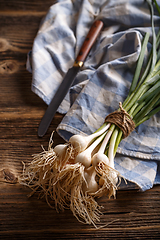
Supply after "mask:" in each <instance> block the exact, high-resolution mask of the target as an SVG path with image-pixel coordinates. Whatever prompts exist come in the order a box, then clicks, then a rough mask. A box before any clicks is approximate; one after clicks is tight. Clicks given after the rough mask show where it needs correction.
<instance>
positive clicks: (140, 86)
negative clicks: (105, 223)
mask: <svg viewBox="0 0 160 240" xmlns="http://www.w3.org/2000/svg"><path fill="white" fill-rule="evenodd" d="M147 2H148V4H149V6H150V9H151V17H152V31H153V34H152V35H153V39H152V42H153V46H152V50H151V52H150V55H149V58H148V62H147V65H146V68H145V71H144V73H143V74H142V72H141V69H142V65H143V59H144V54H145V49H146V47H147V44H148V40H149V33H146V35H145V37H144V39H143V44H142V48H141V53H140V56H139V59H138V62H137V68H136V71H135V75H134V77H133V80H132V83H131V86H130V91H129V94H128V96H127V98H126V100H125V101H124V102H123V104H122V103H119V109H118V110H117V111H115V112H114V113H111V114H109V115H108V116H107V117H106V120H105V122H104V124H103V125H102V126H101V127H100V128H99V129H98V130H97V131H96V132H95V133H93V134H91V135H89V136H81V135H74V136H72V137H71V138H70V140H69V142H68V143H66V144H60V145H57V146H55V147H54V148H53V147H52V146H53V141H52V137H53V136H51V139H50V142H49V147H48V150H47V151H46V150H44V149H43V152H42V153H40V154H37V155H34V156H33V161H32V162H31V163H30V164H29V165H28V166H27V168H25V167H24V170H23V173H22V175H21V176H20V177H19V182H20V183H21V184H24V185H26V186H29V187H30V188H31V189H32V194H33V193H34V192H39V194H40V195H39V196H40V197H45V198H46V200H47V202H48V204H49V205H50V206H51V205H52V202H53V201H54V204H55V207H56V209H57V211H58V210H59V209H61V210H64V209H65V208H68V207H70V209H71V211H72V212H73V215H74V216H75V217H76V218H77V219H78V220H79V221H82V222H84V223H88V224H93V225H94V226H96V225H95V223H96V222H97V221H100V215H101V212H100V208H101V207H100V206H99V205H98V203H97V201H96V197H101V196H108V197H109V198H111V197H112V196H113V197H114V198H115V197H116V191H117V189H118V186H119V184H120V183H121V178H122V176H121V175H120V173H119V172H118V171H117V170H116V169H115V167H114V157H115V154H116V151H117V148H118V146H119V143H120V142H121V141H122V139H123V138H125V137H127V136H128V135H129V134H131V132H132V131H133V130H134V129H135V128H136V127H137V126H139V125H140V124H141V123H142V122H144V121H146V120H148V119H150V118H151V117H152V116H153V115H154V114H156V113H157V112H159V111H160V94H159V92H160V50H158V49H159V43H160V31H159V32H158V34H157V37H156V35H155V32H154V23H153V5H152V4H151V2H150V1H149V0H147ZM154 2H156V1H154ZM156 7H158V5H157V4H156ZM158 11H159V12H160V10H159V9H158ZM52 200H53V201H52Z"/></svg>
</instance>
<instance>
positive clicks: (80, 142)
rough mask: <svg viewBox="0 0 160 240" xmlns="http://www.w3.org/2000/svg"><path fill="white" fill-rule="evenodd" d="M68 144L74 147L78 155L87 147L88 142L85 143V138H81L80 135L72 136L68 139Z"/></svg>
mask: <svg viewBox="0 0 160 240" xmlns="http://www.w3.org/2000/svg"><path fill="white" fill-rule="evenodd" d="M69 143H71V144H72V146H73V147H74V149H75V150H76V151H77V152H78V153H80V152H82V151H84V150H85V149H86V148H87V146H88V144H89V143H88V141H87V136H82V135H78V134H77V135H73V136H72V137H71V138H70V139H69Z"/></svg>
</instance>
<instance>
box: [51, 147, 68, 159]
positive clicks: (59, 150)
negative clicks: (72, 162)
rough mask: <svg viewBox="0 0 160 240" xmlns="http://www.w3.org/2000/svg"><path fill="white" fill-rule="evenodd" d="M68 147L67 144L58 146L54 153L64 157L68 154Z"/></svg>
mask: <svg viewBox="0 0 160 240" xmlns="http://www.w3.org/2000/svg"><path fill="white" fill-rule="evenodd" d="M66 149H67V145H65V144H58V145H57V146H55V147H54V149H53V151H54V152H55V153H56V154H57V155H58V156H63V155H64V154H65V152H66Z"/></svg>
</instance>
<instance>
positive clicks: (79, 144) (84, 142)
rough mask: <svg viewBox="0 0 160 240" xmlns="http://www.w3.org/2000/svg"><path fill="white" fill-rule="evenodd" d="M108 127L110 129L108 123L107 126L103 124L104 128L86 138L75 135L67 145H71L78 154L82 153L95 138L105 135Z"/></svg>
mask: <svg viewBox="0 0 160 240" xmlns="http://www.w3.org/2000/svg"><path fill="white" fill-rule="evenodd" d="M109 127H110V123H109V124H107V125H105V124H104V126H103V128H102V129H101V130H99V131H97V132H94V133H92V134H91V135H87V136H82V135H79V134H75V135H73V136H72V137H70V139H69V143H71V144H72V146H73V147H74V148H75V150H76V151H77V152H78V153H80V152H82V151H84V150H85V149H86V148H87V147H88V146H89V144H90V143H92V141H93V140H94V139H95V138H96V137H98V136H100V135H101V134H103V133H105V132H106V131H107V130H108V128H109Z"/></svg>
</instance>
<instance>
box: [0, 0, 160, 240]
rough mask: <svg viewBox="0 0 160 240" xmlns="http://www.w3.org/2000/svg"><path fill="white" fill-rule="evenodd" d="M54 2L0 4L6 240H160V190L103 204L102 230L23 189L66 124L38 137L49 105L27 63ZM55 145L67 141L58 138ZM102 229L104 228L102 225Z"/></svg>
mask: <svg viewBox="0 0 160 240" xmlns="http://www.w3.org/2000/svg"><path fill="white" fill-rule="evenodd" d="M53 2H54V1H53V0H47V1H43V0H0V239H2V240H4V239H34V240H35V239H159V238H160V186H155V187H154V188H153V189H151V190H149V191H146V192H139V191H137V190H130V191H118V192H117V199H116V200H114V199H110V200H108V199H107V198H105V197H104V198H101V199H100V200H99V204H102V205H103V206H104V209H103V215H102V217H101V225H105V224H106V226H105V227H104V228H101V229H97V230H96V229H95V228H94V227H93V226H88V225H84V224H81V223H79V222H78V221H77V220H76V219H75V217H73V215H72V213H71V211H70V210H66V211H64V212H60V213H57V212H56V211H55V210H54V209H51V208H50V207H49V206H48V205H47V204H46V202H45V200H43V199H39V200H38V199H37V196H36V195H35V196H33V197H31V198H28V197H27V195H28V194H29V193H30V190H29V189H28V188H27V187H23V186H21V185H20V184H18V183H17V176H18V175H19V174H20V173H21V172H22V162H25V163H28V162H30V161H31V160H32V157H31V155H32V154H34V153H39V152H40V151H41V145H43V146H44V148H47V147H48V141H49V138H50V135H51V132H52V131H53V130H55V129H56V127H57V125H58V124H59V122H60V121H61V119H62V117H63V116H61V115H60V114H56V116H55V118H54V120H53V122H52V124H51V126H50V128H49V130H48V132H47V134H46V135H45V136H44V137H43V138H38V137H37V128H38V125H39V122H40V120H41V117H42V116H43V114H44V111H45V109H46V105H45V103H44V102H43V101H42V100H41V99H39V98H38V97H37V96H36V95H35V94H34V93H32V92H31V79H32V76H31V74H30V73H29V72H28V71H27V70H26V66H25V65H26V57H27V53H28V51H29V50H30V49H31V48H32V43H33V40H34V37H35V36H36V33H37V30H38V27H39V24H40V21H41V19H42V17H43V16H44V15H45V14H46V12H47V10H48V8H49V6H51V5H52V4H53ZM54 141H55V144H58V143H60V142H63V140H62V139H61V138H60V137H59V136H58V134H55V136H54ZM98 226H99V224H98Z"/></svg>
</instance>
